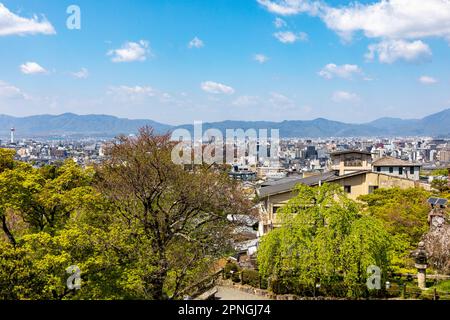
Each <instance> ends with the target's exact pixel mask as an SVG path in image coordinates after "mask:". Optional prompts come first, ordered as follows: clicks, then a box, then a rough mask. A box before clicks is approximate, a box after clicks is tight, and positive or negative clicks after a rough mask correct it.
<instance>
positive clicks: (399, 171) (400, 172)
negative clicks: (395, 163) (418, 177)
mask: <svg viewBox="0 0 450 320" xmlns="http://www.w3.org/2000/svg"><path fill="white" fill-rule="evenodd" d="M398 174H399V175H402V174H403V168H402V167H399V168H398Z"/></svg>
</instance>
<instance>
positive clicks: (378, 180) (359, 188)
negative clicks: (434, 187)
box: [262, 172, 430, 227]
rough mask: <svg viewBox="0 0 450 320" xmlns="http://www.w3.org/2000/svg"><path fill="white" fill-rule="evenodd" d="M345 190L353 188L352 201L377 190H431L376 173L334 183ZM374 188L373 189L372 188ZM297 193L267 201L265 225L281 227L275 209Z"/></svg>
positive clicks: (408, 180) (349, 195) (407, 180)
mask: <svg viewBox="0 0 450 320" xmlns="http://www.w3.org/2000/svg"><path fill="white" fill-rule="evenodd" d="M333 183H337V184H339V185H340V186H342V187H343V188H344V187H345V186H350V187H351V193H349V194H348V197H349V198H350V199H352V200H357V198H358V197H359V196H361V195H367V194H369V193H370V192H371V191H373V190H375V188H377V187H378V188H394V187H399V188H401V189H408V188H415V187H422V188H424V189H426V190H429V189H430V186H429V185H428V184H423V183H421V182H419V181H413V180H410V179H403V178H400V177H396V176H393V175H387V174H380V173H376V172H366V173H364V174H359V175H354V176H351V177H346V178H343V179H339V180H336V181H333ZM371 187H372V188H371ZM295 195H296V194H295V192H292V191H291V192H285V193H280V194H277V195H272V196H270V197H268V198H267V199H265V202H264V206H265V208H266V210H267V215H266V216H264V217H262V221H263V224H266V225H271V226H273V227H277V226H279V221H278V220H277V214H276V213H275V212H274V208H276V207H282V206H284V205H285V204H286V203H287V202H288V201H289V200H290V199H292V198H293V197H294V196H295Z"/></svg>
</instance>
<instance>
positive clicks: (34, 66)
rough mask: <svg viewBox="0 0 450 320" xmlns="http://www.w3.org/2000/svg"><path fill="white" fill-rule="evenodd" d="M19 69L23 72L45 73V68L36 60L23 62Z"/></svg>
mask: <svg viewBox="0 0 450 320" xmlns="http://www.w3.org/2000/svg"><path fill="white" fill-rule="evenodd" d="M20 71H22V73H23V74H42V73H47V70H45V69H44V68H43V67H41V66H40V65H39V64H38V63H36V62H25V63H24V64H22V65H20Z"/></svg>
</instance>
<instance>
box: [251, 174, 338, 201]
mask: <svg viewBox="0 0 450 320" xmlns="http://www.w3.org/2000/svg"><path fill="white" fill-rule="evenodd" d="M333 177H337V174H336V172H335V171H329V172H325V173H322V174H318V175H315V176H310V177H307V178H297V179H292V178H285V179H281V180H278V181H277V183H276V184H273V185H269V186H265V187H262V188H260V189H259V190H258V194H259V196H260V197H262V198H264V197H267V196H269V195H273V194H278V193H283V192H288V191H291V190H293V189H294V187H295V186H296V185H297V184H299V183H302V184H306V185H308V186H313V185H317V184H319V182H320V181H322V182H326V181H327V180H328V179H330V178H333Z"/></svg>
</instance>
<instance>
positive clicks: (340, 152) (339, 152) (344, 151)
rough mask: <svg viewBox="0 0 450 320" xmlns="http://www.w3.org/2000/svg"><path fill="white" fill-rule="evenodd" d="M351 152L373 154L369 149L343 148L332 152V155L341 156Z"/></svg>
mask: <svg viewBox="0 0 450 320" xmlns="http://www.w3.org/2000/svg"><path fill="white" fill-rule="evenodd" d="M351 153H358V154H366V155H369V156H370V155H372V154H371V153H370V152H368V151H361V150H343V151H336V152H332V153H331V154H330V155H332V156H340V155H342V154H351Z"/></svg>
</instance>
